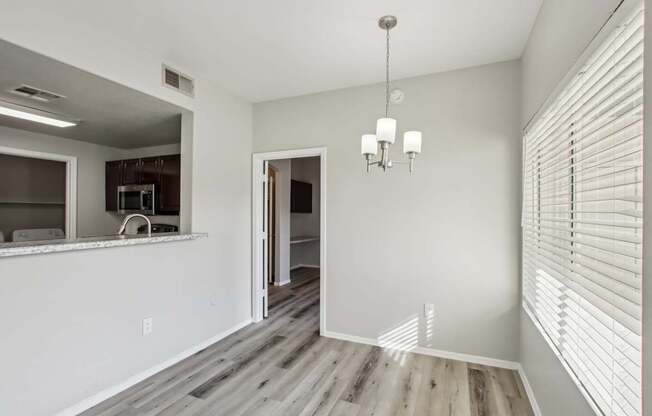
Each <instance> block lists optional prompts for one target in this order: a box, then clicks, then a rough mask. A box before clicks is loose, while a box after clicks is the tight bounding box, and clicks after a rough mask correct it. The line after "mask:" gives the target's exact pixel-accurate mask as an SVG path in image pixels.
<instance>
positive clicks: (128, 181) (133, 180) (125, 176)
mask: <svg viewBox="0 0 652 416" xmlns="http://www.w3.org/2000/svg"><path fill="white" fill-rule="evenodd" d="M122 169H123V170H122V183H121V185H139V184H141V183H142V182H141V179H142V175H141V159H128V160H125V161H124V162H123V168H122Z"/></svg>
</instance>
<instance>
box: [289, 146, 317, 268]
mask: <svg viewBox="0 0 652 416" xmlns="http://www.w3.org/2000/svg"><path fill="white" fill-rule="evenodd" d="M319 169H320V162H319V158H318V157H304V158H297V159H292V179H293V180H297V181H301V182H308V183H310V184H312V212H311V213H309V214H307V213H298V212H295V213H291V226H290V235H292V236H318V235H319V225H320V224H319V217H320V215H319V209H320V206H319V195H320V181H319V176H320V172H319ZM298 265H304V266H306V265H307V266H319V240H317V241H311V242H308V243H300V244H292V245H291V246H290V267H296V266H298Z"/></svg>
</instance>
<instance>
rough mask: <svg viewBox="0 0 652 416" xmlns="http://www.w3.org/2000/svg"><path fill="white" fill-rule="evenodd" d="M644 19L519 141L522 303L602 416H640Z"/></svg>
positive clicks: (591, 62)
mask: <svg viewBox="0 0 652 416" xmlns="http://www.w3.org/2000/svg"><path fill="white" fill-rule="evenodd" d="M643 21H644V12H643V8H642V2H641V6H640V7H639V8H638V9H637V10H636V11H635V12H634V13H633V14H632V15H630V16H629V18H628V19H626V20H625V22H624V23H623V24H622V25H620V26H618V27H616V28H615V29H614V31H613V33H611V34H610V35H609V36H608V38H607V39H606V40H605V41H604V43H603V44H602V45H600V46H599V47H598V48H597V49H596V51H595V52H594V54H593V56H591V57H590V58H589V59H588V60H587V62H586V64H584V67H583V68H582V70H581V71H579V73H578V74H577V75H576V76H575V77H573V78H572V80H571V81H570V82H569V83H568V85H567V86H566V87H565V88H564V89H563V90H562V91H561V93H560V94H559V95H558V96H557V97H556V99H555V100H554V101H552V102H551V103H550V104H549V105H548V107H547V108H546V109H544V112H543V113H542V115H541V116H540V118H539V119H537V120H536V121H535V122H534V123H533V124H532V125H531V127H529V128H528V130H527V131H526V133H525V137H524V138H523V205H522V206H523V212H522V220H521V223H522V227H523V250H522V253H523V262H522V274H523V306H524V308H526V309H527V310H528V312H529V314H530V316H532V317H533V319H535V321H537V322H538V324H539V325H538V327H539V328H540V329H541V332H542V333H543V335H544V336H545V337H546V338H548V339H549V341H550V344H551V346H554V348H555V349H557V352H558V354H557V356H558V357H560V359H561V360H562V361H564V362H565V364H566V366H565V368H567V369H569V371H570V372H572V373H573V374H574V376H575V379H576V380H578V386H579V388H581V389H583V390H584V392H585V393H586V394H585V396H586V397H588V398H589V399H590V400H591V401H593V404H594V405H595V407H597V408H598V409H600V410H601V411H602V413H603V415H605V416H606V415H608V416H618V415H624V416H637V415H640V414H641V397H642V392H641V379H642V377H641V363H642V357H641V350H642V345H641V342H642V341H641V339H642V338H641V333H642V328H641V327H642V325H641V320H642V308H641V304H642V293H641V289H642V262H643V257H644V256H645V253H644V251H643V246H642V242H643V235H642V232H643V209H644V207H643V169H644V166H643V102H644V97H643V94H644V91H643V82H644V76H643V73H644V58H643V49H644V39H643V37H644V27H643V24H644V22H643Z"/></svg>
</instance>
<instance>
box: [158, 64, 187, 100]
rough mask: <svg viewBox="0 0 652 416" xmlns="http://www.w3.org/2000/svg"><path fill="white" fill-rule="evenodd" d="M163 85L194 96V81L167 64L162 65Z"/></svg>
mask: <svg viewBox="0 0 652 416" xmlns="http://www.w3.org/2000/svg"><path fill="white" fill-rule="evenodd" d="M163 85H165V86H167V87H170V88H172V89H175V90H177V91H179V92H181V93H183V94H186V95H188V96H190V97H194V96H195V81H194V80H193V79H192V78H190V77H189V76H187V75H184V74H182V73H181V72H179V71H177V70H176V69H172V68H170V67H169V66H167V65H163Z"/></svg>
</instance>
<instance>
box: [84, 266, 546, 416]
mask: <svg viewBox="0 0 652 416" xmlns="http://www.w3.org/2000/svg"><path fill="white" fill-rule="evenodd" d="M269 302H270V318H269V319H267V320H265V321H263V322H261V323H258V324H254V325H250V326H248V327H246V328H244V329H242V330H240V331H238V332H236V333H235V334H233V335H231V336H229V337H227V338H225V339H224V340H222V341H220V342H218V343H216V344H213V345H211V346H210V347H208V348H206V349H204V350H202V351H199V352H198V353H196V354H195V355H193V356H191V357H188V358H187V359H185V360H183V361H181V362H180V363H178V364H176V365H174V366H172V367H170V368H168V369H166V370H164V371H162V372H160V373H158V374H156V375H154V376H152V377H150V378H148V379H146V380H144V381H142V382H141V383H139V384H137V385H135V386H133V387H131V388H129V389H128V390H126V391H124V392H122V393H120V394H118V395H117V396H115V397H112V398H110V399H108V400H106V401H105V402H103V403H100V404H98V405H97V406H95V407H94V408H92V409H89V410H87V411H86V412H84V413H82V415H84V416H155V415H158V416H170V415H179V416H208V415H210V416H218V415H228V416H240V415H266V416H294V415H297V416H318V415H351V416H353V415H355V416H363V415H375V416H383V415H414V416H417V415H418V416H422V415H423V416H426V415H428V416H440V415H441V416H444V415H446V416H530V415H533V413H532V411H531V408H530V405H529V402H528V400H527V397H526V395H525V392H524V389H523V386H522V384H521V381H520V379H519V376H518V374H517V373H516V372H514V371H511V370H505V369H500V368H494V367H487V366H482V365H475V364H467V363H464V362H461V361H452V360H446V359H440V358H434V357H429V356H425V355H419V354H412V353H408V352H402V351H395V350H387V349H382V348H379V347H373V346H369V345H362V344H356V343H352V342H347V341H340V340H335V339H329V338H324V337H320V336H319V271H318V270H317V269H299V270H296V271H295V272H293V276H292V283H291V284H290V285H287V286H285V287H280V288H276V287H275V288H271V289H270V295H269Z"/></svg>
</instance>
